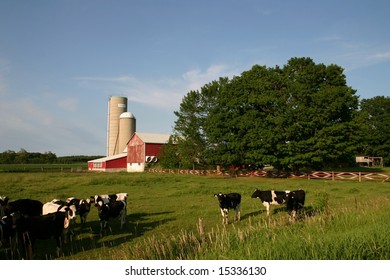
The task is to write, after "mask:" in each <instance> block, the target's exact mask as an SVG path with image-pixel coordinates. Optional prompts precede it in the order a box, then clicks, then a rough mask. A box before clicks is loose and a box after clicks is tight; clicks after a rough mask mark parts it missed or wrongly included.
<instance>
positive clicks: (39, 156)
mask: <svg viewBox="0 0 390 280" xmlns="http://www.w3.org/2000/svg"><path fill="white" fill-rule="evenodd" d="M99 157H101V156H84V155H78V156H62V157H57V155H56V154H55V153H52V152H50V151H49V152H45V153H38V152H28V151H26V150H25V149H23V148H22V149H20V150H19V151H18V152H15V151H11V150H7V151H4V152H2V153H0V164H72V163H86V162H87V161H89V160H92V159H96V158H99Z"/></svg>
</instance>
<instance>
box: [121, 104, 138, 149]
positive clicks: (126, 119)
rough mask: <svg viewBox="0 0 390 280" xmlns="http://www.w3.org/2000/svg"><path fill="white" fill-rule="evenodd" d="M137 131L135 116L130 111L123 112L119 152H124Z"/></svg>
mask: <svg viewBox="0 0 390 280" xmlns="http://www.w3.org/2000/svg"><path fill="white" fill-rule="evenodd" d="M134 132H135V117H134V115H133V114H132V113H130V112H125V113H122V114H121V115H120V116H119V153H122V152H123V151H124V150H125V149H126V146H127V142H129V140H130V137H131V136H132V135H133V134H134Z"/></svg>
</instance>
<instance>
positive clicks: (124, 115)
mask: <svg viewBox="0 0 390 280" xmlns="http://www.w3.org/2000/svg"><path fill="white" fill-rule="evenodd" d="M119 118H120V119H135V117H134V115H133V114H132V113H131V112H124V113H122V114H121V115H120V116H119Z"/></svg>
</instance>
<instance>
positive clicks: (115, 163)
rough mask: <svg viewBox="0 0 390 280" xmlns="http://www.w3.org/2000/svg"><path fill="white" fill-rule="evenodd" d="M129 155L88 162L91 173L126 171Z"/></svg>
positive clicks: (122, 154)
mask: <svg viewBox="0 0 390 280" xmlns="http://www.w3.org/2000/svg"><path fill="white" fill-rule="evenodd" d="M126 161H127V153H126V152H125V153H120V154H117V155H113V156H108V157H103V158H98V159H94V160H90V161H88V170H89V171H102V172H117V171H126Z"/></svg>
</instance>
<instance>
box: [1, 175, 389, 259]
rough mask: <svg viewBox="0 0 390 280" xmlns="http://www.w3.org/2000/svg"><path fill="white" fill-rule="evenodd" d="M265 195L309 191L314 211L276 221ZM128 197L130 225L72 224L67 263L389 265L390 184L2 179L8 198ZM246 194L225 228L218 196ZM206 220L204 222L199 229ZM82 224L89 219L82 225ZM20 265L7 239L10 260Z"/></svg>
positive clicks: (39, 254) (47, 254)
mask: <svg viewBox="0 0 390 280" xmlns="http://www.w3.org/2000/svg"><path fill="white" fill-rule="evenodd" d="M255 188H259V189H264V190H265V189H275V190H286V189H289V190H293V189H300V188H301V189H304V190H305V191H306V204H305V205H306V206H305V212H304V213H302V215H301V216H300V218H299V220H298V221H296V222H295V223H290V222H289V219H288V215H287V213H286V212H285V207H283V206H274V207H271V216H270V217H269V218H268V217H267V216H266V213H265V208H264V207H263V206H262V205H261V203H260V201H259V200H258V199H252V198H251V194H252V192H253V191H254V189H255ZM118 192H127V193H129V197H128V206H127V222H126V224H125V227H124V228H123V230H120V228H119V225H120V224H119V220H117V219H114V220H110V226H111V231H109V232H108V233H107V235H105V236H103V237H101V236H100V234H99V221H98V215H97V210H96V209H95V208H94V207H93V208H92V209H91V213H90V214H89V216H88V218H87V223H86V224H85V225H83V226H81V225H80V224H75V225H72V230H73V233H74V234H73V235H72V236H71V238H70V240H69V241H68V242H67V243H66V244H65V245H64V248H63V255H62V257H61V259H86V260H95V259H109V260H110V259H113V260H119V259H271V260H272V259H389V258H390V249H389V248H390V236H389V233H390V183H389V182H380V181H363V182H357V181H330V180H313V179H312V180H307V179H267V178H255V177H250V178H226V177H219V176H196V175H178V174H159V173H139V174H138V173H137V174H133V173H77V172H74V173H70V172H33V173H24V172H21V173H8V172H3V173H0V195H6V196H8V197H9V198H10V199H11V200H14V199H18V198H34V199H38V200H40V201H42V202H47V201H50V200H52V199H54V198H57V199H65V198H67V197H70V196H75V197H78V198H88V197H90V196H92V195H95V194H108V193H118ZM218 192H226V193H227V192H239V193H241V194H242V207H241V208H242V209H241V221H240V222H234V221H233V217H234V212H231V215H230V217H229V220H230V223H229V224H228V225H222V223H221V221H222V220H221V214H220V211H219V207H218V202H217V199H216V198H215V197H214V193H218ZM199 219H201V222H199ZM78 221H79V220H78ZM54 252H55V241H54V239H53V240H45V241H38V242H37V244H36V251H35V258H36V259H55V258H56V257H55V255H54ZM12 258H13V259H18V258H20V250H18V248H16V249H15V250H11V249H10V248H9V245H8V244H7V242H4V243H3V244H2V247H0V259H12Z"/></svg>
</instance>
